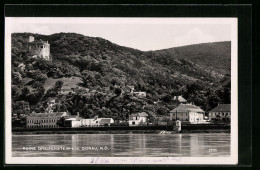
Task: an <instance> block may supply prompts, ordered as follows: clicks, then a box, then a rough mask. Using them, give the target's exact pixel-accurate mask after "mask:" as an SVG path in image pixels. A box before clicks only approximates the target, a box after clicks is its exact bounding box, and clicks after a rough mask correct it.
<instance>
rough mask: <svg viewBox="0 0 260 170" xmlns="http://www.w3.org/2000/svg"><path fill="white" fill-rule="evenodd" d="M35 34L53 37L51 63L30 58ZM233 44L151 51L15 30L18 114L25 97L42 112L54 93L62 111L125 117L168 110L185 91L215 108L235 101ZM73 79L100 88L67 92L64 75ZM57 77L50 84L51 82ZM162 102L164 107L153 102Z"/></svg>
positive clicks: (15, 102) (14, 87) (98, 40)
mask: <svg viewBox="0 0 260 170" xmlns="http://www.w3.org/2000/svg"><path fill="white" fill-rule="evenodd" d="M29 35H32V36H34V37H35V39H42V40H44V41H47V40H48V42H49V44H50V50H51V55H52V58H53V61H52V62H49V61H44V60H42V59H33V58H31V54H30V53H28V52H26V50H25V44H26V42H25V39H24V38H26V37H28V36H29ZM230 48H231V43H230V42H216V43H205V44H197V45H190V46H184V47H176V48H170V49H165V50H158V51H147V52H145V51H140V50H136V49H132V48H127V47H123V46H119V45H117V44H114V43H111V42H110V41H107V40H105V39H102V38H98V37H88V36H83V35H80V34H75V33H58V34H52V35H48V36H47V35H39V34H31V33H14V34H12V99H13V112H15V111H16V109H15V108H21V107H19V105H21V103H22V104H24V103H26V102H28V103H29V106H30V108H29V109H30V111H28V112H32V111H35V112H42V111H44V109H45V108H46V101H47V100H48V98H50V97H53V98H56V99H57V101H58V104H57V106H56V111H62V110H67V111H69V112H70V113H71V114H76V112H80V114H81V115H82V116H83V117H86V118H87V117H92V116H94V115H99V116H100V117H102V116H103V117H104V116H109V117H113V118H115V119H116V120H119V119H120V120H125V119H127V117H128V115H129V114H131V113H133V112H139V111H146V112H147V113H148V114H149V115H150V116H151V115H167V114H168V113H169V111H170V110H171V109H173V108H174V107H176V106H175V105H174V104H172V97H173V96H174V95H182V96H183V97H184V98H186V99H187V100H188V101H189V102H194V103H195V104H196V105H198V106H201V107H202V108H203V109H204V110H206V111H208V110H210V109H212V108H213V107H215V106H216V105H217V104H218V103H230V67H231V64H230V62H231V61H230V55H231V53H230V51H231V49H230ZM72 78H73V79H74V78H75V80H77V83H76V84H77V86H80V87H85V88H88V89H90V91H93V90H95V91H94V93H91V94H89V95H87V96H86V95H82V94H80V93H79V94H71V95H61V94H60V92H59V91H60V90H61V89H62V86H63V84H66V82H64V80H67V79H70V80H72ZM78 79H80V80H81V82H79V81H78ZM50 80H51V81H50ZM54 80H57V81H55V82H54V83H53V85H52V86H51V88H50V86H48V85H46V84H45V83H46V82H53V81H54ZM59 80H63V81H59ZM55 83H56V84H55ZM70 83H71V82H70ZM127 85H132V86H134V87H135V90H136V91H144V92H146V93H147V97H146V98H143V99H141V98H137V97H135V96H132V95H129V94H128V93H122V94H121V92H124V91H125V88H126V86H127ZM46 87H48V88H46ZM158 100H159V101H162V102H160V105H158V104H154V102H156V101H158ZM17 110H18V111H17V112H21V110H20V111H19V109H17Z"/></svg>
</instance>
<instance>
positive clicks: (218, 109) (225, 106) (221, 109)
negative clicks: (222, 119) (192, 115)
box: [209, 104, 231, 112]
mask: <svg viewBox="0 0 260 170" xmlns="http://www.w3.org/2000/svg"><path fill="white" fill-rule="evenodd" d="M230 111H231V105H230V104H220V105H218V106H217V107H215V108H214V109H212V110H211V111H209V112H230Z"/></svg>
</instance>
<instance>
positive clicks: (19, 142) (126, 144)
mask: <svg viewBox="0 0 260 170" xmlns="http://www.w3.org/2000/svg"><path fill="white" fill-rule="evenodd" d="M29 147H30V148H29ZM58 149H59V150H58ZM12 151H13V152H12V154H13V157H96V156H99V157H165V156H172V157H216V156H230V134H228V133H216V134H202V133H198V134H66V135H64V134H59V135H57V134H52V135H13V136H12Z"/></svg>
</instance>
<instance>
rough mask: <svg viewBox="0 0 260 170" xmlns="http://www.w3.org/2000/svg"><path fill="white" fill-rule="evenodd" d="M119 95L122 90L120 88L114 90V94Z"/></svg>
mask: <svg viewBox="0 0 260 170" xmlns="http://www.w3.org/2000/svg"><path fill="white" fill-rule="evenodd" d="M121 93H122V90H121V89H120V88H115V94H116V95H117V96H120V94H121Z"/></svg>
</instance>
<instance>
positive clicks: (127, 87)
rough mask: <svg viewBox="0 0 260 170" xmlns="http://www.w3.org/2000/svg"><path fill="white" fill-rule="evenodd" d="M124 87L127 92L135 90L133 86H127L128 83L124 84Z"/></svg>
mask: <svg viewBox="0 0 260 170" xmlns="http://www.w3.org/2000/svg"><path fill="white" fill-rule="evenodd" d="M125 88H126V91H127V92H129V93H131V94H132V93H134V90H135V87H134V86H129V85H127V86H125Z"/></svg>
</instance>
